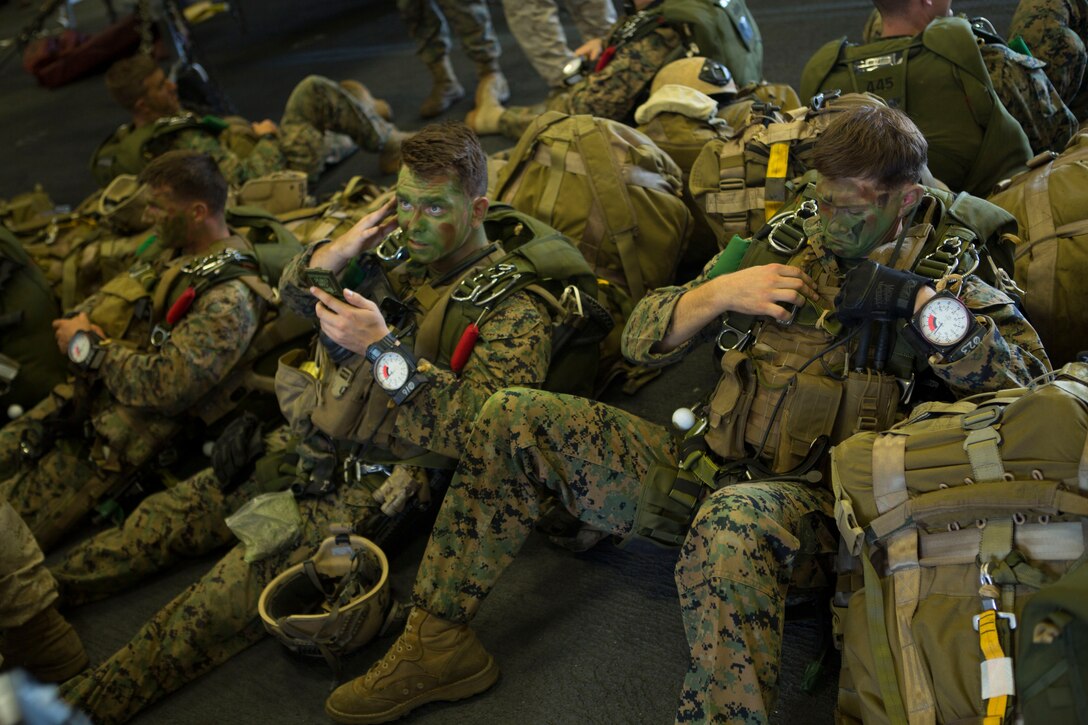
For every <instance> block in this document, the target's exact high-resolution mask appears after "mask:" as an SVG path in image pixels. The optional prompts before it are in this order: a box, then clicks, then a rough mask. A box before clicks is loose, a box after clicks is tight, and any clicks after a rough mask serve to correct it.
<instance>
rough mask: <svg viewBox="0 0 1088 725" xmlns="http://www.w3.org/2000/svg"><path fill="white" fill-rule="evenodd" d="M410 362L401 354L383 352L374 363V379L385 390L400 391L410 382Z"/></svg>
mask: <svg viewBox="0 0 1088 725" xmlns="http://www.w3.org/2000/svg"><path fill="white" fill-rule="evenodd" d="M408 374H409V369H408V361H407V360H405V359H404V356H403V355H401V354H400V353H399V352H383V353H382V354H381V355H379V356H378V359H377V360H375V361H374V379H375V380H377V381H378V385H381V386H382V388H384V389H385V390H399V389H400V388H402V387H403V386H404V384H405V383H407V382H408Z"/></svg>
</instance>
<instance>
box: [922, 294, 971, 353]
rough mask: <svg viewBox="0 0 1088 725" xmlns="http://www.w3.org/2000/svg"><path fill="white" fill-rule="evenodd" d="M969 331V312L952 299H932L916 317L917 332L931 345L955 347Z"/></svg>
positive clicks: (961, 304) (960, 303)
mask: <svg viewBox="0 0 1088 725" xmlns="http://www.w3.org/2000/svg"><path fill="white" fill-rule="evenodd" d="M970 329H971V310H969V309H967V306H966V305H964V304H963V303H962V302H960V301H959V300H958V299H956V298H954V297H934V298H933V299H931V300H930V301H929V302H927V303H926V304H925V305H923V306H922V310H921V312H920V313H919V315H918V331H919V332H920V333H922V337H924V338H925V339H926V341H927V342H929V343H930V344H932V345H938V346H942V347H944V346H948V345H955V344H956V343H958V342H960V341H961V340H963V338H965V337H967V332H968V331H969V330H970Z"/></svg>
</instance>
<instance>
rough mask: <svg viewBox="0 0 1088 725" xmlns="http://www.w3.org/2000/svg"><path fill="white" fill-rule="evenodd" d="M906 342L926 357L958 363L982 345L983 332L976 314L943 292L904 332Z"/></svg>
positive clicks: (928, 303) (950, 294) (924, 308)
mask: <svg viewBox="0 0 1088 725" xmlns="http://www.w3.org/2000/svg"><path fill="white" fill-rule="evenodd" d="M903 332H904V333H905V334H906V336H907V340H908V341H909V342H911V343H912V344H913V345H914V346H915V347H916V348H917V349H918V350H919V351H920V352H922V353H923V354H925V355H932V354H934V353H936V354H938V355H940V356H941V357H943V358H944V359H945V360H948V361H953V360H959V359H960V358H962V357H964V356H966V355H967V354H968V353H969V352H971V351H972V350H974V349H975V348H976V347H978V346H979V344H980V343H981V342H982V336H983V329H982V325H980V324H978V321H977V320H976V319H975V314H974V313H973V312H971V310H970V309H969V308H968V307H967V305H965V304H964V303H963V301H962V300H961V299H960V298H959V297H956V295H954V294H952V293H951V292H949V291H947V290H945V291H943V292H938V293H937V294H935V295H934V296H933V297H931V298H929V300H927V301H926V303H925V304H924V305H922V308H921V309H920V310H918V312H916V313H915V314H914V317H913V318H911V321H910V323H909V324H907V326H906V327H904V328H903Z"/></svg>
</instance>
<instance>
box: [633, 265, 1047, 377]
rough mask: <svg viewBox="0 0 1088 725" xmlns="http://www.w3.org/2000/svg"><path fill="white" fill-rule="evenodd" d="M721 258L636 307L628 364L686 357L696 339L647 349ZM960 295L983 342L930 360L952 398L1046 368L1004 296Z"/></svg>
mask: <svg viewBox="0 0 1088 725" xmlns="http://www.w3.org/2000/svg"><path fill="white" fill-rule="evenodd" d="M719 256H721V255H720V253H719V254H718V255H716V256H715V257H714V258H713V259H712V260H710V262H709V263H708V264H707V266H706V267H705V268H704V269H703V272H702V273H701V274H700V275H699V276H698V277H696V278H695V279H694V280H692V281H691V282H689V283H687V284H685V285H682V286H674V287H664V288H661V289H658V290H655V291H654V292H652V293H650V294H648V295H647V296H646V297H645V298H644V299H643V300H642V301H641V302H639V303H638V306H637V307H636V308H635V310H634V312H633V313H632V314H631V317H630V318H629V321H628V323H627V327H626V328H625V329H624V334H623V352H624V355H625V356H626V357H627V358H628V359H630V360H632V361H633V362H639V363H644V364H647V365H653V366H662V365H666V364H669V363H672V362H675V361H677V360H679V359H680V358H681V357H683V356H684V355H686V354H687V352H688V351H689V350H690V349H691V348H692V346H693V341H694V340H695V339H697V338H698V336H695V337H693V338H692V339H691V340H688V341H687V342H685V343H683V344H682V345H679V346H677V347H676V348H675V349H673V350H671V351H669V352H667V353H663V354H658V353H655V352H652V351H651V348H652V347H653V345H654V344H655V343H657V342H659V341H661V340H662V339H664V337H665V335H666V334H667V332H668V329H669V324H670V322H671V320H672V313H673V308H674V307H675V306H676V303H677V301H678V300H679V299H680V297H681V296H682V295H683V294H684V293H685V292H687V291H689V290H691V289H694V288H695V287H698V286H699V285H701V284H703V283H704V282H706V281H707V274H708V272H709V271H710V270H711V269H713V267H714V264H715V263H716V262H717V260H718V257H719ZM871 256H874V257H875V256H876V255H875V254H874V255H871ZM819 264H820V261H819V260H818V259H817V260H816V261H815V262H813V264H812V266H811V267H810V268H808V269H806V272H809V273H810V274H814V273H815V272H816V271H817V269H816V268H817V267H818V266H819ZM960 296H961V299H962V300H963V302H964V303H965V304H966V305H967V306H968V307H969V308H970V309H972V310H973V311H974V313H975V317H976V320H978V321H979V323H980V324H981V325H982V326H983V328H984V330H985V334H984V336H983V339H982V343H981V344H980V345H978V347H976V348H975V349H974V350H973V351H971V352H970V353H969V354H967V355H966V356H965V357H963V358H961V359H959V360H956V361H953V362H942V361H940V360H939V359H938V358H937V357H936V356H931V357H930V358H929V360H928V363H929V367H930V369H931V370H932V371H933V373H934V374H935V375H936V377H937V378H938V379H939V380H940V381H941V382H942V383H943V384H944V385H945V386H947V387H948V388H949V389H950V390H952V391H953V392H954V393H955V394H956V395H958V396H962V395H968V394H972V393H979V392H984V391H992V390H1000V389H1003V388H1010V387H1019V386H1022V385H1025V384H1026V383H1027V382H1028V381H1030V380H1032V379H1033V378H1035V377H1037V376H1039V375H1041V374H1043V373H1045V372H1047V371H1048V370H1049V369H1050V365H1049V362H1048V360H1047V357H1046V353H1045V352H1044V351H1043V345H1042V342H1041V341H1040V340H1039V336H1038V335H1037V334H1036V333H1035V330H1034V329H1033V328H1032V327H1031V325H1029V324H1028V322H1027V320H1025V319H1024V316H1023V315H1022V314H1021V313H1020V312H1019V310H1017V308H1016V305H1015V303H1014V302H1013V300H1012V299H1011V298H1010V297H1008V295H1006V294H1004V293H1003V292H1001V291H999V290H997V289H995V288H993V287H991V286H990V285H988V284H986V283H985V282H983V281H982V280H981V279H979V278H978V277H975V276H973V275H970V276H968V277H966V278H965V279H964V284H963V286H962V289H961V293H960ZM787 329H789V328H787Z"/></svg>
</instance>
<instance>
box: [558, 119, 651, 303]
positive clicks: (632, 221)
mask: <svg viewBox="0 0 1088 725" xmlns="http://www.w3.org/2000/svg"><path fill="white" fill-rule="evenodd" d="M598 123H603V122H598V121H594V124H593V127H592V128H591V129H590V132H589V133H586V134H583V133H582V132H581V130H580V129H578V128H577V127H576V129H575V133H574V144H575V146H576V147H577V149H578V153H579V154H580V155H581V156H582V159H583V160H584V161H585V163H586V165H587V166H589V167H590V168H594V169H599V170H601V171H602V173H597V174H593V175H589V176H587V177H586V179H587V181H588V182H589V188H590V190H591V191H592V192H593V200H594V203H595V205H596V206H598V207H599V208H600V210H601V212H603V214H604V223H605V226H606V227H607V229H608V231H609V233H610V234H611V235H612V237H613V238H614V239H615V241H616V250H617V251H618V252H619V255H620V264H621V265H622V266H623V276H624V277H625V278H626V279H627V287H628V291H629V292H630V293H631V297H632V298H634V299H636V300H637V299H642V297H643V296H644V295H645V294H646V291H647V290H646V284H645V282H644V281H643V279H642V266H641V265H640V264H639V259H638V253H637V252H636V250H635V237H636V236H637V234H638V217H637V216H636V214H635V209H634V206H632V204H631V197H630V196H629V195H628V193H627V189H626V188H625V184H624V176H623V173H622V169H621V168H620V167H619V166H618V165H617V164H616V159H615V157H614V156H613V155H612V149H611V148H610V146H609V144H608V141H607V135H608V132H607V131H606V130H604V129H601V128H598V125H597V124H598Z"/></svg>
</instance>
